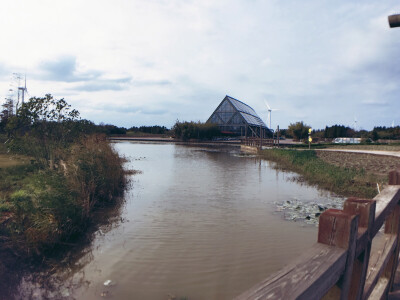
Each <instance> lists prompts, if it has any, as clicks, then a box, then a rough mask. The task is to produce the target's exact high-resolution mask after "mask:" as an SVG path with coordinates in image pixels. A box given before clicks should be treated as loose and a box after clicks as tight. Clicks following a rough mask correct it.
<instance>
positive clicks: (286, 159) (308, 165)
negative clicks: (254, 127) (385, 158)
mask: <svg viewBox="0 0 400 300" xmlns="http://www.w3.org/2000/svg"><path fill="white" fill-rule="evenodd" d="M261 156H262V157H263V158H265V159H267V160H270V161H273V162H276V163H277V164H276V167H277V168H280V169H285V170H290V171H294V172H296V173H299V174H301V176H302V177H303V178H304V179H305V180H306V181H307V182H308V183H310V184H315V185H318V186H319V187H321V188H323V189H327V190H330V191H332V192H334V193H336V194H338V195H342V196H356V197H366V198H373V197H374V196H375V195H376V194H377V188H376V183H377V182H379V183H382V178H380V177H378V176H376V175H374V174H370V173H367V172H366V171H365V170H363V169H355V168H343V167H339V166H335V165H332V164H328V163H326V162H324V161H323V160H322V159H320V158H318V156H317V154H316V152H315V151H313V150H311V151H308V150H304V151H302V150H285V149H269V150H263V151H262V153H261Z"/></svg>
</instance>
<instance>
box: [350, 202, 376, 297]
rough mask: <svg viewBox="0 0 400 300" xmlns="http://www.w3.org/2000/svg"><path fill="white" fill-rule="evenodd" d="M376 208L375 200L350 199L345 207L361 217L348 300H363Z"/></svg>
mask: <svg viewBox="0 0 400 300" xmlns="http://www.w3.org/2000/svg"><path fill="white" fill-rule="evenodd" d="M375 207H376V202H375V200H370V199H359V198H349V199H347V200H346V201H345V203H344V206H343V210H344V211H345V212H347V213H350V214H358V215H359V216H360V220H359V223H358V235H357V247H356V259H355V260H354V266H353V273H352V278H351V285H350V291H349V294H348V299H361V297H362V295H363V292H364V285H365V276H366V274H367V270H368V263H369V256H370V253H371V228H372V226H373V222H374V219H375Z"/></svg>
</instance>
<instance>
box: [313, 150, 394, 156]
mask: <svg viewBox="0 0 400 300" xmlns="http://www.w3.org/2000/svg"><path fill="white" fill-rule="evenodd" d="M316 151H335V152H350V153H364V154H374V155H386V156H394V157H399V158H400V151H386V150H385V151H383V150H359V149H316Z"/></svg>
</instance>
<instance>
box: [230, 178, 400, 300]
mask: <svg viewBox="0 0 400 300" xmlns="http://www.w3.org/2000/svg"><path fill="white" fill-rule="evenodd" d="M399 200H400V171H392V172H390V173H389V186H387V187H386V188H385V189H384V190H383V191H382V192H381V193H380V194H379V195H377V196H376V197H375V198H374V199H372V200H368V199H358V198H349V199H347V200H346V201H345V203H344V206H343V210H337V209H328V210H326V211H325V212H324V213H322V214H321V216H320V219H319V228H318V242H317V243H316V244H315V245H314V246H313V247H312V248H311V249H309V250H307V251H306V252H305V253H303V254H302V255H301V256H300V257H299V258H298V259H297V260H295V261H294V262H292V263H291V264H290V265H288V266H286V267H284V268H283V269H282V270H280V271H278V272H277V273H275V274H272V275H271V276H269V277H268V278H266V279H265V280H264V281H262V282H261V283H259V284H257V285H256V286H254V287H253V288H251V289H249V290H248V291H246V292H244V293H243V294H242V295H240V296H238V297H236V298H235V299H237V300H239V299H307V300H308V299H368V298H369V299H386V298H387V296H388V293H389V292H390V290H391V287H392V285H393V281H394V276H395V272H396V269H397V264H398V257H399V241H400V239H399V232H400V230H399V226H400V205H399Z"/></svg>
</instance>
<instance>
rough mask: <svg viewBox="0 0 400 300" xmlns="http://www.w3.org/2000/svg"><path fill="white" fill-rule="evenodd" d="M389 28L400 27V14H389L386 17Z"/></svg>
mask: <svg viewBox="0 0 400 300" xmlns="http://www.w3.org/2000/svg"><path fill="white" fill-rule="evenodd" d="M388 20H389V26H390V28H393V27H400V15H391V16H389V17H388Z"/></svg>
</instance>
